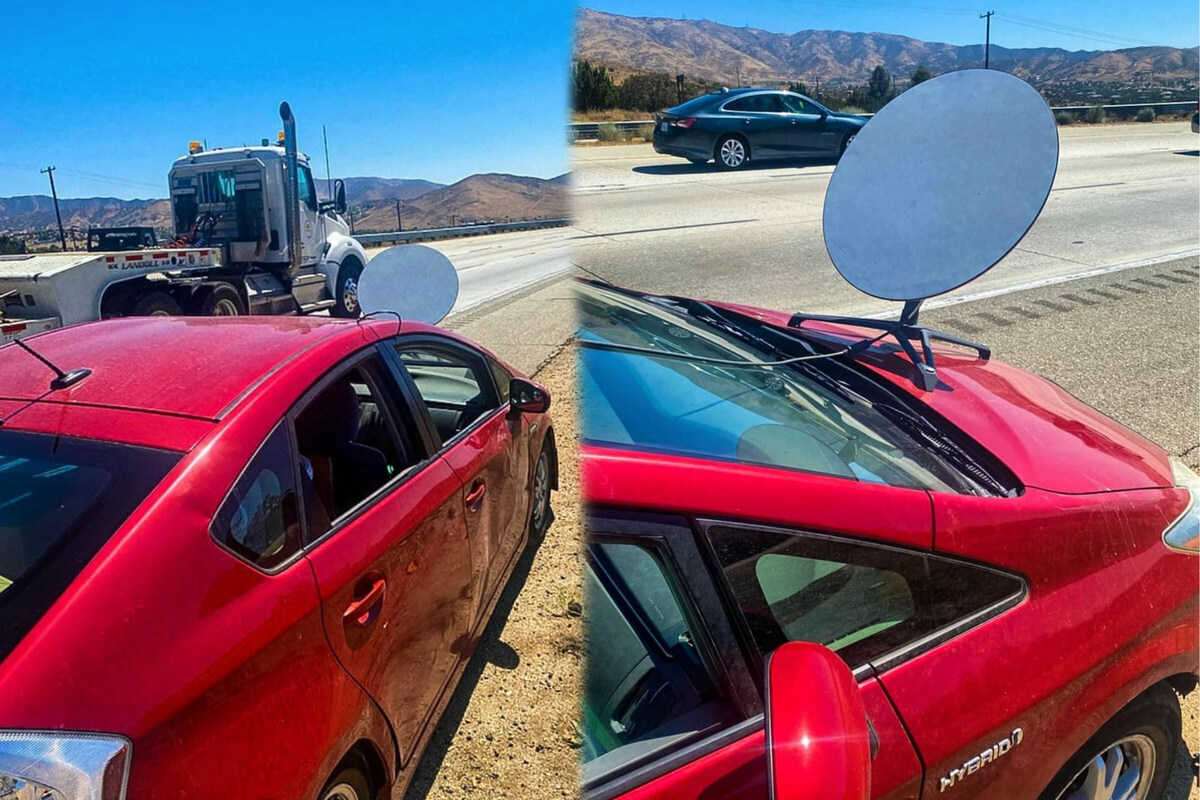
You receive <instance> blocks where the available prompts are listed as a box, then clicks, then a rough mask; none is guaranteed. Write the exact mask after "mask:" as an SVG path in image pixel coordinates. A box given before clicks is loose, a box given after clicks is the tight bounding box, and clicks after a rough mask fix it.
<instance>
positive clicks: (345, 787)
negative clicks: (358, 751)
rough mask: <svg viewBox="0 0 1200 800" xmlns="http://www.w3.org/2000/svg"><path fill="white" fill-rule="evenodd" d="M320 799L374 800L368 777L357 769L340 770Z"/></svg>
mask: <svg viewBox="0 0 1200 800" xmlns="http://www.w3.org/2000/svg"><path fill="white" fill-rule="evenodd" d="M318 797H319V798H320V800H373V798H372V796H371V786H370V783H369V782H368V781H367V776H366V775H364V774H363V773H362V772H360V771H359V770H358V768H356V767H346V768H345V769H342V770H339V771H338V773H337V774H336V775H334V776H333V777H332V778H330V779H329V782H328V783H326V784H325V788H324V789H322V790H321V794H320V795H318Z"/></svg>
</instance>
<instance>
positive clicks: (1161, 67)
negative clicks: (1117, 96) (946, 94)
mask: <svg viewBox="0 0 1200 800" xmlns="http://www.w3.org/2000/svg"><path fill="white" fill-rule="evenodd" d="M1198 50H1200V49H1198V48H1191V49H1179V48H1173V47H1137V48H1131V49H1125V50H1108V51H1104V50H1076V51H1068V50H1063V49H1061V48H1053V47H1040V48H1026V49H1010V48H1007V47H1001V46H999V45H995V44H993V45H992V50H991V65H992V67H993V68H997V69H1003V70H1005V71H1008V72H1012V73H1013V74H1015V75H1018V76H1020V77H1022V78H1025V79H1027V80H1033V81H1045V82H1049V81H1059V82H1062V81H1074V82H1085V81H1092V82H1095V81H1108V82H1126V81H1132V80H1134V79H1135V78H1145V77H1146V76H1148V75H1151V74H1153V76H1154V77H1155V78H1156V79H1193V80H1194V79H1195V78H1196V77H1197V71H1198V69H1200V59H1198ZM575 55H576V57H577V58H586V59H588V60H589V61H593V62H596V63H600V64H605V65H607V66H609V67H610V68H613V69H614V70H615V71H616V73H617V74H618V75H624V74H628V73H629V72H633V71H640V70H647V71H649V70H653V71H662V72H668V73H670V74H672V75H674V74H676V73H679V72H682V73H684V74H686V75H687V76H688V77H689V78H694V79H700V80H715V81H721V82H726V83H728V84H730V85H734V81H735V80H736V79H737V77H738V76H739V74H740V77H741V80H742V83H743V84H753V83H769V82H777V81H787V80H793V79H801V80H806V81H821V82H822V83H825V82H830V83H862V82H865V81H866V80H867V78H868V76H869V75H870V72H871V70H872V69H874V68H875V67H876V66H878V65H880V64H882V65H883V66H884V67H885V68H886V69H887V70H888V71H889V72H894V73H896V74H898V75H907V74H911V73H912V71H913V70H915V69H916V68H917V67H918V66H919V65H921V64H924V65H926V66H927V67H929V69H930V70H932V71H933V73H934V74H938V73H942V72H948V71H950V70H954V69H962V68H965V67H970V66H983V45H982V44H978V45H966V46H960V45H952V44H945V43H942V42H923V41H921V40H919V39H913V38H911V37H908V36H898V35H895V34H888V33H850V32H846V31H817V30H802V31H798V32H796V33H773V32H771V31H764V30H760V29H758V28H748V27H747V28H735V27H731V26H728V25H721V24H718V23H716V22H709V21H707V20H679V19H663V18H658V17H626V16H621V15H619V14H608V13H604V12H600V11H593V10H590V9H580V11H579V14H578V18H577V25H576V40H575Z"/></svg>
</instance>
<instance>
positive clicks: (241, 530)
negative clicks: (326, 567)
mask: <svg viewBox="0 0 1200 800" xmlns="http://www.w3.org/2000/svg"><path fill="white" fill-rule="evenodd" d="M211 531H212V535H213V538H215V539H216V540H217V541H218V542H220V543H221V544H223V545H224V546H225V547H227V548H228V549H230V550H231V551H233V552H234V553H235V554H237V555H238V556H240V557H242V558H243V559H245V560H246V561H249V562H250V563H251V564H253V565H254V566H256V567H260V568H262V569H267V570H269V569H273V568H275V567H277V566H279V565H280V564H282V563H284V562H285V561H287V560H288V559H290V558H291V557H292V556H294V555H295V554H296V553H298V552H299V550H300V513H299V500H298V498H297V496H296V473H295V467H294V465H293V461H292V449H291V442H290V441H289V439H288V431H287V427H286V425H284V424H282V423H281V424H280V425H278V426H276V428H275V430H274V431H272V432H271V435H270V436H268V437H267V440H266V441H265V442H264V443H263V445H262V447H260V448H259V450H258V452H257V453H255V455H254V458H252V459H251V460H250V463H249V464H248V465H247V466H246V469H245V470H243V472H242V475H241V477H239V478H238V480H237V483H235V484H234V486H233V489H232V490H230V492H229V495H228V496H227V497H226V498H225V502H224V503H222V504H221V508H220V509H219V510H218V511H217V513H216V515H215V516H214V517H213V522H212V526H211Z"/></svg>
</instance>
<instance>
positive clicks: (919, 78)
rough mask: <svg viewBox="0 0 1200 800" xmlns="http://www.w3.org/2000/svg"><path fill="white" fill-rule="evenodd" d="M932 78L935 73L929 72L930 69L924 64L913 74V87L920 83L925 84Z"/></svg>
mask: <svg viewBox="0 0 1200 800" xmlns="http://www.w3.org/2000/svg"><path fill="white" fill-rule="evenodd" d="M932 77H933V73H932V72H930V71H929V67H927V66H925V65H924V64H922V65H921V66H919V67H917V71H916V72H914V73H913V74H912V85H913V86H916V85H917V84H918V83H924V82H925V81H927V80H929V79H930V78H932Z"/></svg>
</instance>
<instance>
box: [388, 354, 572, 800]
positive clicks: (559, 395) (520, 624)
mask: <svg viewBox="0 0 1200 800" xmlns="http://www.w3.org/2000/svg"><path fill="white" fill-rule="evenodd" d="M574 363H575V360H574V352H573V351H572V350H566V351H564V352H562V353H560V354H559V355H557V356H556V357H555V358H553V359H552V360H551V361H550V362H549V363H548V364H547V365H546V366H545V367H544V368H543V369H542V370H541V371H540V372H539V373H538V375H537V379H538V380H539V381H540V382H542V383H543V384H545V385H546V386H547V388H549V389H550V393H551V397H552V398H553V403H552V408H551V411H552V414H553V416H554V429H555V435H556V439H557V442H558V455H559V476H558V482H559V486H560V487H561V488H560V490H559V491H558V492H557V493H556V494H555V495H554V498H553V507H554V515H555V520H554V524H553V525H551V526H550V529H549V531H547V533H546V538H545V540H544V541H543V542H542V543H541V544H540V545H536V544H535V545H531V546H530V548H529V549H528V550H527V551H526V552H525V554H524V556H523V557H522V558H521V561H520V563H519V564H518V565H517V568H516V571H515V573H514V575H513V578H512V579H511V580H510V581H509V584H508V586H507V587H506V588H505V590H504V594H503V596H502V597H501V599H500V602H499V604H498V605H497V607H496V612H495V614H494V615H493V617H492V621H491V623H490V624H489V625H488V627H487V629H486V630H485V631H484V635H483V640H482V641H481V642H480V643H479V647H478V649H477V650H476V652H475V654H474V656H472V658H471V661H470V663H469V664H468V666H467V669H466V673H465V674H464V676H463V680H462V683H460V684H459V687H458V689H457V691H456V692H455V694H454V698H453V699H452V700H451V702H450V705H449V707H448V708H447V709H446V713H445V715H444V716H443V718H442V721H441V723H440V724H439V725H438V728H437V730H436V731H435V732H434V735H433V740H432V741H431V743H430V745H429V749H428V750H426V752H425V756H424V758H423V759H422V761H421V763H420V765H418V767H417V774H416V776H415V778H414V780H413V785H412V786H411V787H410V788H409V791H408V793H407V794H406V795H405V800H446V799H447V798H462V797H480V798H485V797H486V798H520V799H521V800H543V799H545V800H551V799H553V800H560V798H574V797H577V796H578V794H579V778H578V765H579V750H578V748H579V746H580V744H581V741H580V734H579V728H578V714H579V710H578V699H579V694H580V685H581V684H580V671H581V663H580V660H581V652H582V641H583V640H582V637H583V626H582V624H581V622H580V610H581V607H580V599H581V596H582V591H581V585H580V576H581V573H582V569H583V567H582V549H583V538H582V536H583V534H582V530H583V528H582V524H581V518H580V513H581V511H580V502H579V495H578V490H577V488H576V487H578V485H579V480H578V472H577V469H578V459H577V445H576V442H577V439H578V434H577V428H576V419H575V406H574V399H575V396H576V391H575V369H574Z"/></svg>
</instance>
